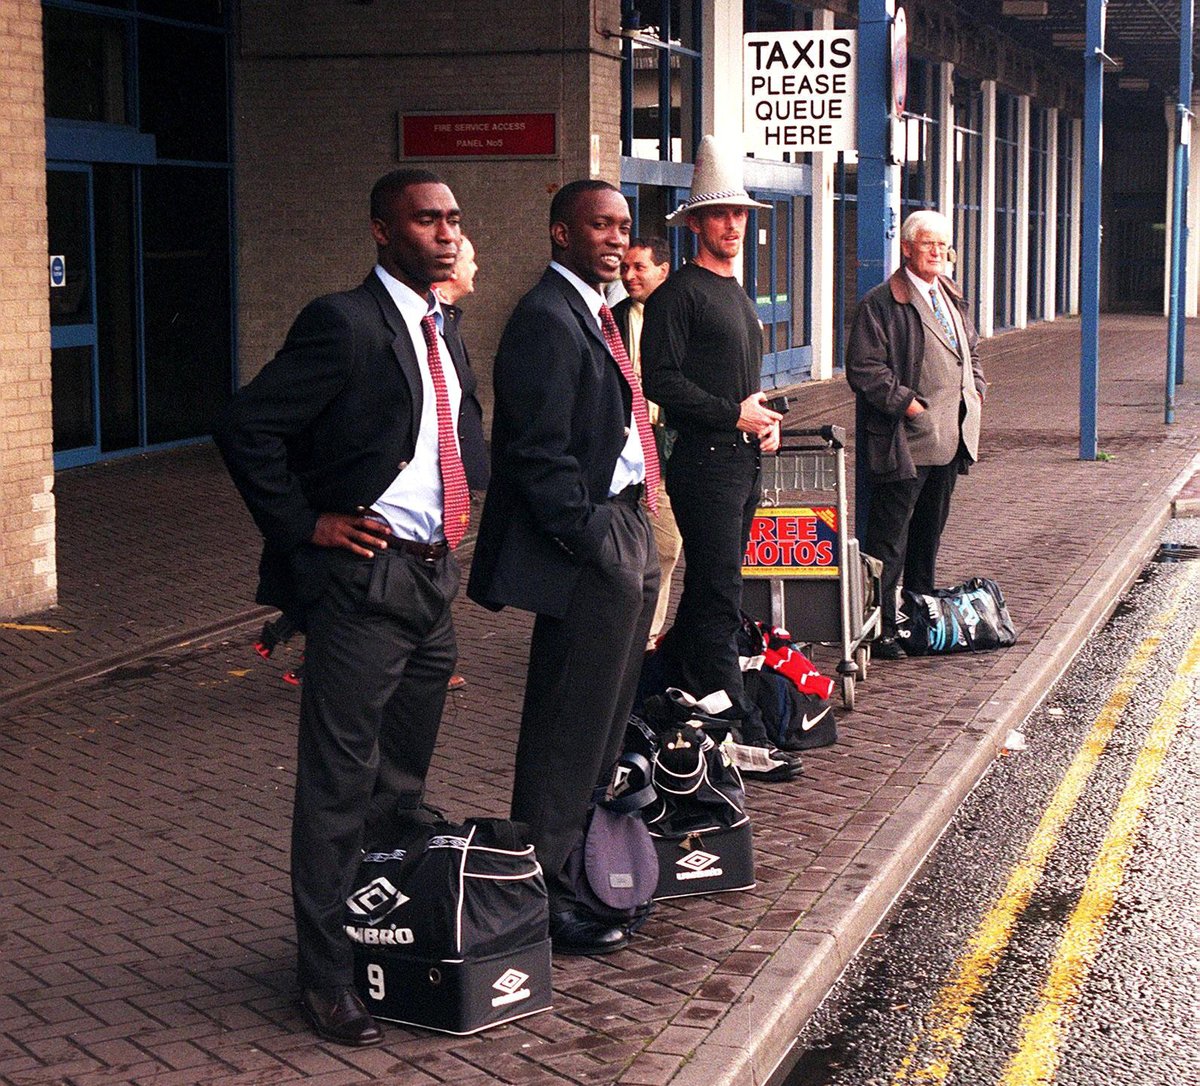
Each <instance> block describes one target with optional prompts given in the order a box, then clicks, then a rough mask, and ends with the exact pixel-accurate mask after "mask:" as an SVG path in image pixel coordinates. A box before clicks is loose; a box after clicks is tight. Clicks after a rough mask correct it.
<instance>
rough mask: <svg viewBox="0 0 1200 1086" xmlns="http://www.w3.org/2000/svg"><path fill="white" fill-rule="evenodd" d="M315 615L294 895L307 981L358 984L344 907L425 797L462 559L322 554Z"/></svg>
mask: <svg viewBox="0 0 1200 1086" xmlns="http://www.w3.org/2000/svg"><path fill="white" fill-rule="evenodd" d="M320 556H321V559H322V560H323V561H324V562H325V564H326V566H327V568H328V573H329V577H328V581H327V587H326V589H325V591H324V593H323V595H322V596H321V597H320V598H319V599H318V600H317V601H316V603H314V604H313V605H312V606H311V607H310V608H309V609H308V613H307V622H308V639H307V642H306V645H305V654H304V684H303V686H302V688H301V701H300V735H299V749H298V754H297V761H296V798H295V810H294V814H293V820H292V896H293V903H294V907H295V915H296V935H297V944H298V946H297V949H298V952H299V980H300V986H301V987H302V988H312V987H326V986H331V985H340V984H350V983H353V954H352V949H351V945H350V942H349V940H348V939H347V938H346V935H345V933H344V931H343V930H342V912H343V909H344V907H345V901H346V897H347V895H348V894H349V892H350V889H351V884H352V882H353V879H354V875H355V872H356V871H357V868H358V863H359V859H360V851H361V848H362V844H363V841H364V837H366V838H367V839H368V840H369V839H370V838H371V836H372V834H373V830H374V829H375V828H376V826H378V827H380V828H382V827H386V825H387V822H388V820H389V819H390V818H392V817H394V815H395V812H396V811H397V809H401V810H403V809H411V808H414V807H416V806H418V805H419V804H420V802H421V798H422V795H423V793H424V787H425V774H426V772H427V771H428V769H429V762H430V759H431V757H432V755H433V748H434V744H435V742H436V740H437V733H438V726H439V724H440V723H441V719H442V709H443V707H444V705H445V701H446V682H447V680H448V679H449V677H450V674H451V673H452V672H453V670H454V664H455V661H456V659H457V646H456V644H455V638H454V626H453V624H452V623H451V618H450V601H451V600H452V599H453V598H454V594H455V592H456V591H457V589H458V582H459V575H460V574H459V568H458V563H457V561H456V560H455V559H454V558H453V557H452V556H447V557H445V558H441V559H439V560H438V561H436V562H433V563H427V562H424V561H423V560H421V559H419V558H417V557H415V556H413V555H409V554H405V553H403V552H401V551H399V550H391V551H381V552H379V553H378V554H376V556H375V557H374V558H359V557H357V556H356V555H354V554H352V553H351V552H349V551H345V550H323V551H321V552H320Z"/></svg>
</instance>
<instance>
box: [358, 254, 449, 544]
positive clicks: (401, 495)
mask: <svg viewBox="0 0 1200 1086" xmlns="http://www.w3.org/2000/svg"><path fill="white" fill-rule="evenodd" d="M375 274H376V275H377V276H379V281H380V282H381V283H382V284H383V285H384V287H385V288H386V289H387V292H388V294H389V295H391V298H392V301H394V302H395V303H396V308H397V309H399V310H400V316H401V317H403V318H404V327H405V328H407V329H408V335H409V338H410V339H411V340H412V345H413V350H414V351H415V352H416V355H417V369H418V370H419V371H420V374H421V418H420V422H419V423H418V430H417V444H416V448H415V449H414V450H413V457H412V459H411V460H410V461H409V462H408V466H407V467H405V468H404V470H403V471H401V472H400V474H399V475H397V476H396V478H395V479H393V480H392V483H391V485H390V486H389V487H388V488H387V490H385V491H384V492H383V493H382V494H381V495H380V496H379V498H378V499H377V500H376V501H375V504H374V505H372V506H371V509H372V511H373V512H375V513H378V514H379V515H380V516H381V517H382V518H383V519H384V520H385V521H387V523H388V525H389V526H390V527H391V529H392V532H393V533H394V534H395V535H396V536H397V537H398V538H400V539H412V540H415V541H416V542H418V543H438V542H440V541H442V540H443V539H445V538H446V535H445V532H443V531H442V470H441V464H440V463H439V460H438V419H437V399H436V396H435V393H434V391H433V378H432V376H430V373H429V349H428V347H427V346H426V344H425V333H424V332H423V331H422V330H421V320H422V318H424V317H425V316H426V315H427V314H429V313H432V314H433V317H434V320H435V321H436V322H437V330H438V354H439V355H440V356H441V361H442V373H443V374H444V376H445V378H446V394H447V397H448V398H449V400H450V417H451V418H452V419H455V420H457V419H458V408H459V404H460V403H461V402H462V385H461V384H460V383H459V380H458V371H457V370H456V369H455V368H454V362H453V360H452V359H451V358H450V350H449V348H448V347H447V346H446V341H445V339H444V338H443V329H444V327H445V317H444V315H443V313H442V307H441V305H440V304H439V302H438V299H437V295H436V294H435V293H433V292H432V291H431V292H430V296H429V297H422V296H421V295H420V294H417V293H416V291H414V290H412V289H411V288H409V287H407V286H405V285H404V284H403V283H401V282H400V280H399V279H397V278H396V277H395V276H393V275H390V274H389V273H388V272H387V271H385V270H384V269H383V268H382V267H381V266H380V265H378V264H377V265H375ZM396 364H397V365H399V362H397V363H396ZM457 431H458V427H457V425H456V426H455V434H454V441H455V444H456V445H457V444H458V432H457Z"/></svg>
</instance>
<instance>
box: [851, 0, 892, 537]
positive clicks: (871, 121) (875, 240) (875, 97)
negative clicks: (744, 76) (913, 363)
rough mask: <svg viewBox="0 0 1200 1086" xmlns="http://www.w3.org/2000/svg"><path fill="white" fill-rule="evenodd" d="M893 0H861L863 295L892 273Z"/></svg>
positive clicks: (862, 516) (865, 484)
mask: <svg viewBox="0 0 1200 1086" xmlns="http://www.w3.org/2000/svg"><path fill="white" fill-rule="evenodd" d="M892 9H893V5H892V4H891V3H890V0H860V3H859V5H858V204H857V209H856V210H857V215H858V223H857V226H858V271H857V278H856V285H857V292H858V297H859V298H860V299H861V298H862V296H863V295H864V294H866V293H867V291H869V290H870V289H871V288H872V287H876V286H878V285H879V284H880V283H883V282H885V281H886V280H887V277H888V276H889V275H890V274H891V272H892V268H891V267H890V264H891V246H892V238H893V237H894V236H895V233H896V230H897V225H896V221H895V220H896V212H895V209H894V208H893V206H892V174H893V172H894V171H893V170H892V169H891V168H890V163H889V148H888V140H889V136H890V132H891V118H890V114H891V110H890V108H889V107H890V98H889V92H888V87H889V83H890V79H891V71H892V57H891V49H890V44H891V41H890V38H891V35H890V31H891V22H892ZM862 422H863V420H862V405H861V404H860V403H857V402H856V408H855V432H856V433H859V434H861V433H862V432H863V429H862ZM865 456H866V442H865V441H856V442H855V443H854V468H855V470H854V507H855V513H854V523H855V528H856V531H857V534H858V537H859V539H860V540H861V538H862V533H863V531H864V530H865V527H866V523H867V509H868V507H869V505H870V501H871V494H870V483H869V481H868V479H867V471H866V464H865Z"/></svg>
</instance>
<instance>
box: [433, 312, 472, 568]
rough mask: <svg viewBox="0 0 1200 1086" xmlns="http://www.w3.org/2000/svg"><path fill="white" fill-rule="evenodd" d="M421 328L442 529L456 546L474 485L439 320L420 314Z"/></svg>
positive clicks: (467, 520) (467, 519)
mask: <svg viewBox="0 0 1200 1086" xmlns="http://www.w3.org/2000/svg"><path fill="white" fill-rule="evenodd" d="M421 331H422V332H423V333H424V334H425V346H426V347H427V348H428V353H429V375H430V377H432V378H433V399H434V403H435V404H436V405H437V421H438V464H439V466H440V467H441V471H442V531H444V532H445V533H446V542H447V543H449V544H450V546H451V547H452V548H453V547H457V546H458V545H459V544H460V543H461V542H462V538H463V536H464V535H466V534H467V525H468V524H469V523H470V521H471V488H470V487H469V486H468V485H467V473H466V471H464V470H463V462H462V457H461V456H459V455H458V443H457V442H456V441H455V440H454V419H453V418H452V417H451V415H450V396H449V394H448V393H447V391H446V374H445V373H444V372H443V370H442V356H441V352H440V351H439V350H438V334H437V323H436V322H435V321H434V319H433V314H432V313H429V314H427V315H426V316H424V317H422V318H421Z"/></svg>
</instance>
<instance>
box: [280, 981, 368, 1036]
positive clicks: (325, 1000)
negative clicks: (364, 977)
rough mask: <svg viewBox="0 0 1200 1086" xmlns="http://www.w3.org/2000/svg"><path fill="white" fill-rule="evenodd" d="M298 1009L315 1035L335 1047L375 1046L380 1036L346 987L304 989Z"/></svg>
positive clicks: (366, 1011) (353, 994)
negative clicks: (333, 1043)
mask: <svg viewBox="0 0 1200 1086" xmlns="http://www.w3.org/2000/svg"><path fill="white" fill-rule="evenodd" d="M300 1008H301V1010H303V1011H304V1017H305V1018H307V1019H308V1023H309V1025H310V1026H312V1028H313V1029H314V1030H316V1031H317V1035H318V1036H320V1037H323V1038H324V1039H325V1040H327V1041H333V1042H335V1043H336V1044H339V1045H353V1046H355V1047H356V1048H363V1047H365V1046H366V1045H377V1044H379V1042H380V1041H382V1040H383V1033H382V1031H381V1030H380V1028H379V1027H378V1026H377V1025H376V1024H375V1019H374V1018H372V1017H371V1012H370V1011H368V1010H367V1008H366V1007H365V1006H364V1005H363V1001H362V1000H361V999H359V997H358V993H357V992H356V991H355V990H354V989H353V988H351V987H350V986H349V985H344V986H342V987H339V988H305V989H304V991H303V992H302V993H301V995H300Z"/></svg>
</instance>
